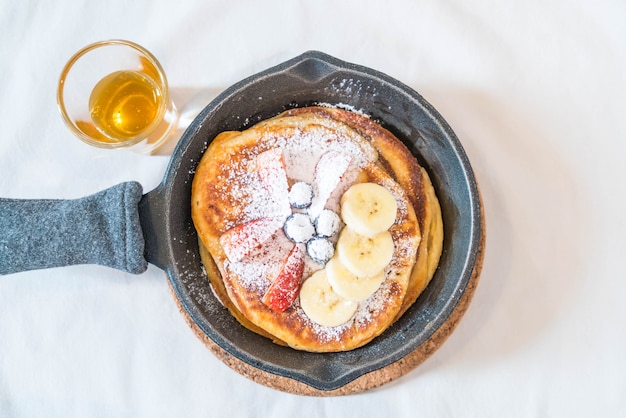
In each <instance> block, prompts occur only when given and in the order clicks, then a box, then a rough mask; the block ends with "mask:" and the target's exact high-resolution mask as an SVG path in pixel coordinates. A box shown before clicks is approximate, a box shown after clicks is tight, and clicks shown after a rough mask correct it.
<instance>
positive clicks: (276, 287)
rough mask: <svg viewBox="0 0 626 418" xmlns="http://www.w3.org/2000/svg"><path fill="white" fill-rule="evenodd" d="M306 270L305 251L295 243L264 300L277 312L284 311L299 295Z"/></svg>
mask: <svg viewBox="0 0 626 418" xmlns="http://www.w3.org/2000/svg"><path fill="white" fill-rule="evenodd" d="M303 272H304V251H302V249H301V248H300V247H299V246H298V245H294V247H293V249H292V250H291V252H290V253H289V255H288V256H287V259H286V260H285V262H284V263H283V265H282V267H281V269H280V272H279V273H278V276H276V278H275V279H274V281H273V282H272V284H271V285H270V287H269V289H267V292H265V295H263V299H262V302H263V303H264V304H265V305H267V306H268V307H269V308H270V309H272V310H273V311H275V312H284V311H285V310H286V309H287V308H288V307H290V306H291V305H292V304H293V302H294V301H295V300H296V297H297V296H298V291H299V290H300V283H301V282H302V273H303Z"/></svg>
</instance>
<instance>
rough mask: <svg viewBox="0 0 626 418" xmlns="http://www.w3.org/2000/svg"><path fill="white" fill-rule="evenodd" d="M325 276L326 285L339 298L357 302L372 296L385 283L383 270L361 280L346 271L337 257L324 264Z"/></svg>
mask: <svg viewBox="0 0 626 418" xmlns="http://www.w3.org/2000/svg"><path fill="white" fill-rule="evenodd" d="M326 276H327V277H328V283H330V285H331V287H332V288H333V290H334V291H335V292H337V294H338V295H339V296H342V297H344V298H346V299H348V300H354V301H357V302H359V301H362V300H365V299H367V298H369V297H370V296H372V294H374V292H376V291H377V290H378V288H379V287H380V285H381V284H382V283H383V282H384V281H385V272H384V270H381V271H379V272H378V273H377V274H375V275H373V276H370V277H365V278H361V277H358V276H356V275H355V274H354V273H352V272H351V271H350V270H348V269H347V268H346V267H345V266H344V265H343V264H342V263H341V261H340V260H339V258H338V257H333V258H331V259H330V260H329V261H328V263H326Z"/></svg>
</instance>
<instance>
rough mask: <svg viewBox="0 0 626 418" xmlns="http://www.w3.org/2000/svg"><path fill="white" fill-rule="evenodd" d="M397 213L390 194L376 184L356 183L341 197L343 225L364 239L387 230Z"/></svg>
mask: <svg viewBox="0 0 626 418" xmlns="http://www.w3.org/2000/svg"><path fill="white" fill-rule="evenodd" d="M397 211H398V203H397V202H396V199H395V198H394V197H393V195H392V194H391V192H390V191H389V190H387V189H386V188H385V187H383V186H381V185H378V184H376V183H357V184H355V185H353V186H351V187H350V188H349V189H348V190H346V192H345V193H344V194H343V196H342V197H341V217H342V219H343V221H344V223H345V224H346V225H348V226H349V227H350V228H352V229H353V230H354V231H356V232H358V233H359V234H361V235H365V236H366V237H370V238H372V237H374V236H376V235H378V234H380V233H381V232H383V231H386V230H388V229H389V227H391V225H393V223H394V222H395V220H396V214H397Z"/></svg>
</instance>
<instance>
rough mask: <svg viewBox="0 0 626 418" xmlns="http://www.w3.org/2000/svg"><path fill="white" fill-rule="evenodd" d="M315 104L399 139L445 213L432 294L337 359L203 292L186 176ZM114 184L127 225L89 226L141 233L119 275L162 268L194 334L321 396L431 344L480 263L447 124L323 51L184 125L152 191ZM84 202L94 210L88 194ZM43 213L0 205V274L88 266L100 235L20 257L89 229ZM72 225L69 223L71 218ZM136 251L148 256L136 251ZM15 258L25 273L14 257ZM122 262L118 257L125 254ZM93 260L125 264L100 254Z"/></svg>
mask: <svg viewBox="0 0 626 418" xmlns="http://www.w3.org/2000/svg"><path fill="white" fill-rule="evenodd" d="M312 104H330V105H339V106H346V107H350V108H354V109H357V110H361V111H363V112H365V113H366V114H368V115H370V116H371V117H372V118H373V119H374V120H376V121H378V122H380V123H381V124H382V125H383V126H384V127H386V128H388V129H389V130H390V131H392V132H393V133H394V134H396V136H397V137H398V138H400V139H401V140H402V141H404V143H405V144H406V145H407V146H408V148H409V149H410V150H411V151H412V153H413V154H414V155H415V157H416V158H417V159H418V160H419V162H420V163H421V164H422V165H423V166H424V167H425V168H426V169H427V170H428V171H429V173H430V176H431V178H432V181H433V184H434V187H435V189H436V192H437V194H438V197H439V200H440V203H441V207H442V213H443V222H444V233H445V238H444V247H443V254H442V257H441V261H440V264H439V267H438V270H437V272H436V273H435V276H434V277H433V280H432V281H431V283H430V284H429V286H428V287H427V288H426V290H425V291H424V292H423V294H422V295H421V296H420V297H419V298H418V300H417V301H416V302H415V304H414V305H413V306H412V307H411V308H410V309H409V310H408V311H407V312H406V313H405V314H404V316H403V317H402V318H400V319H399V320H398V321H397V322H396V323H395V324H393V325H392V326H391V327H390V328H389V329H388V330H386V331H385V332H384V333H383V334H382V335H380V336H379V337H377V338H376V339H374V340H373V341H372V342H370V343H369V344H367V345H366V346H364V347H361V348H358V349H355V350H352V351H349V352H345V353H307V352H302V351H296V350H293V349H291V348H288V347H283V346H279V345H276V344H274V343H272V342H271V341H270V340H268V339H266V338H263V337H261V336H259V335H257V334H255V333H252V332H251V331H248V330H247V329H246V328H244V327H242V326H241V325H240V324H239V323H238V322H237V321H236V320H235V319H234V318H233V317H232V316H231V315H230V314H229V313H228V311H227V310H226V309H225V308H224V307H222V305H221V304H220V303H219V302H218V300H217V299H216V298H215V296H214V295H213V293H212V291H211V289H210V286H209V281H208V279H207V277H206V273H205V271H204V269H203V267H202V263H201V261H200V255H199V251H198V242H197V235H196V231H195V229H194V226H193V222H192V220H191V183H192V180H193V176H194V172H195V169H196V166H197V164H198V162H199V161H200V159H201V157H202V155H203V153H204V151H205V150H206V148H207V146H208V145H209V143H210V142H211V140H212V139H213V138H214V137H215V136H216V135H217V134H219V133H220V132H222V131H226V130H241V129H245V128H247V127H248V126H251V125H252V124H254V123H256V122H257V121H260V120H262V119H266V118H268V117H271V116H274V115H276V114H278V113H280V112H282V111H284V110H286V109H288V108H293V107H298V106H307V105H312ZM122 186H130V187H128V188H129V189H134V190H135V191H136V193H135V194H134V196H135V197H134V198H133V199H134V200H132V202H131V203H129V201H128V200H124V201H123V203H124V207H129V208H130V209H129V212H130V213H131V214H133V215H134V217H133V219H134V220H131V221H130V222H128V221H123V218H120V217H119V216H118V217H110V216H109V217H108V218H107V216H108V215H107V214H108V213H109V212H108V211H109V209H110V208H108V209H106V210H104V211H103V213H99V212H98V211H97V210H96V211H95V212H96V214H95V215H94V216H92V217H90V218H89V217H88V219H95V220H96V222H98V223H99V225H113V226H116V222H119V223H121V224H122V227H121V228H118V229H115V228H113V233H112V236H113V238H114V239H117V238H118V237H121V238H123V237H124V236H125V235H126V234H125V233H124V232H120V231H126V230H125V229H124V228H126V227H127V225H126V224H127V223H130V224H133V225H134V226H135V227H134V228H133V231H135V233H134V234H132V236H134V237H137V239H136V240H133V241H132V242H131V243H130V244H124V245H119V247H120V248H121V249H119V250H118V246H116V245H109V246H108V248H111V249H112V250H113V252H115V251H121V252H122V253H123V254H122V256H124V255H128V254H130V253H132V254H133V255H134V257H131V258H132V259H133V260H134V261H137V262H136V263H135V264H134V266H135V268H137V270H132V269H131V270H126V271H131V272H134V273H139V272H142V271H144V270H145V267H146V260H147V261H148V262H150V263H152V264H155V265H156V266H158V267H160V268H161V269H163V270H164V271H165V273H166V274H167V277H168V280H169V282H170V284H171V287H172V289H173V291H174V293H175V296H176V298H177V299H178V302H179V305H180V306H181V307H182V309H183V310H184V313H185V314H186V316H187V317H189V318H190V320H191V321H193V324H192V325H193V328H194V329H196V328H197V329H199V330H200V332H201V333H204V334H205V335H206V336H207V337H208V338H209V339H210V340H211V341H212V342H214V343H215V345H217V346H218V347H219V348H221V349H222V350H223V351H225V352H226V353H228V354H230V355H232V356H234V357H235V358H236V359H238V360H239V361H241V362H243V363H246V364H248V365H250V366H252V367H254V368H256V369H258V370H260V371H262V372H264V373H268V374H270V375H271V374H274V375H278V376H281V377H283V378H289V379H293V380H295V381H298V382H302V383H304V384H306V385H308V386H310V387H312V388H315V389H318V390H321V391H332V390H334V389H339V388H341V387H343V386H345V385H347V384H348V383H350V382H352V381H353V380H355V379H357V378H358V377H360V376H362V375H364V374H366V373H369V372H372V371H375V370H379V369H382V368H384V367H386V366H388V365H391V364H392V363H395V362H396V361H398V360H400V359H401V358H403V357H404V356H406V355H408V354H409V353H412V352H414V351H415V350H417V349H418V348H419V347H420V346H421V345H422V344H424V343H425V342H427V341H428V340H429V338H430V337H431V336H432V335H433V334H434V333H435V332H436V331H437V330H438V329H439V328H440V327H442V324H444V323H445V322H446V320H447V319H448V317H449V316H450V314H451V313H452V312H453V311H454V310H455V307H456V306H457V304H458V303H459V301H460V300H461V298H462V296H463V295H464V293H465V292H466V290H467V286H468V282H469V281H470V279H471V276H472V272H473V270H474V266H475V264H476V262H477V258H478V256H479V246H480V242H481V238H482V237H481V234H482V231H481V226H482V219H481V208H480V199H479V196H478V190H477V185H476V181H475V179H474V175H473V173H472V169H471V167H470V164H469V161H468V160H467V157H466V155H465V153H464V151H463V149H462V147H461V144H460V143H459V141H458V139H457V138H456V136H455V135H454V133H453V132H452V130H451V129H450V127H449V126H448V125H447V123H446V122H445V121H444V120H443V118H442V117H441V116H440V115H439V114H438V113H437V112H436V111H435V109H433V107H432V106H430V105H429V104H428V103H427V102H426V101H425V100H424V99H423V98H422V97H421V96H420V95H419V94H417V93H416V92H415V91H413V90H412V89H411V88H409V87H407V86H405V85H404V84H402V83H400V82H398V81H396V80H394V79H392V78H390V77H388V76H386V75H385V74H382V73H379V72H376V71H373V70H371V69H368V68H365V67H361V66H357V65H353V64H349V63H346V62H343V61H340V60H337V59H335V58H333V57H330V56H328V55H325V54H322V53H320V52H307V53H305V54H303V55H301V56H299V57H296V58H294V59H291V60H289V61H286V62H284V63H282V64H280V65H278V66H276V67H273V68H270V69H268V70H266V71H263V72H261V73H259V74H256V75H254V76H252V77H250V78H247V79H245V80H243V81H241V82H239V83H237V84H235V85H234V86H232V87H230V88H229V89H227V90H226V91H224V92H223V93H222V94H220V95H219V96H218V97H217V98H216V99H215V100H213V101H212V102H211V103H210V104H209V105H208V106H207V107H206V108H204V110H202V112H201V113H200V114H199V115H198V117H197V118H196V119H195V120H194V121H193V122H192V123H191V125H190V126H189V127H188V128H187V130H186V131H185V133H184V134H183V136H182V138H181V140H180V142H179V143H178V145H177V147H176V149H175V150H174V153H173V155H172V158H171V160H170V163H169V166H168V168H167V170H166V174H165V176H164V178H163V181H162V182H161V184H160V185H159V186H158V187H157V188H156V189H154V190H152V191H150V192H149V193H147V194H145V195H143V196H142V195H141V191H140V189H141V186H140V185H138V184H136V183H131V182H129V183H127V184H124V185H122ZM87 201H88V202H90V204H91V203H93V198H90V199H88V200H87ZM137 201H139V204H138V211H137V204H136V202H137ZM50 205H51V202H49V201H39V202H35V203H32V202H24V201H14V200H11V199H0V220H1V221H2V225H4V227H3V229H4V230H3V231H0V233H1V234H0V235H1V236H0V256H1V257H4V258H3V259H0V266H4V267H3V268H6V269H7V270H6V271H5V270H2V271H0V273H2V274H6V272H8V273H9V274H10V273H12V272H16V271H21V270H20V269H21V268H24V269H26V268H28V269H32V268H47V267H54V266H60V265H67V264H69V263H70V262H72V263H76V262H81V261H80V260H83V261H82V262H92V261H93V260H94V258H93V248H94V246H93V243H92V238H93V239H94V240H97V239H99V237H100V235H99V234H98V232H97V231H98V230H97V228H96V232H95V236H89V238H86V239H85V238H83V242H82V243H81V245H79V246H78V250H77V251H78V253H76V252H74V253H72V257H67V255H66V256H65V257H64V256H63V255H62V254H57V253H54V252H50V251H43V252H37V254H38V257H37V258H35V257H31V256H30V254H29V253H28V251H29V250H31V251H32V249H33V248H35V249H39V248H46V249H49V247H50V243H49V242H48V241H46V240H47V239H48V235H46V234H47V231H51V233H52V234H56V235H59V236H63V237H65V239H66V240H69V241H70V244H73V243H74V242H75V241H76V240H75V239H74V238H73V237H74V234H76V233H77V230H78V229H80V230H81V231H83V232H84V231H90V230H91V229H92V228H90V225H89V224H88V225H86V226H85V225H81V224H80V223H81V222H80V220H81V219H83V215H86V214H89V215H92V212H94V211H93V210H92V206H88V207H85V206H84V205H83V206H81V208H82V209H81V210H82V212H81V211H78V214H77V213H76V212H77V211H76V210H75V209H76V207H75V206H73V204H72V203H70V204H68V205H65V206H64V202H62V203H61V204H60V205H61V206H63V207H64V208H65V209H64V211H61V212H60V214H59V213H56V218H55V219H56V220H57V221H58V222H59V225H60V226H61V227H63V228H64V229H63V231H65V235H63V234H61V233H59V232H58V231H59V229H58V228H56V227H49V228H48V229H45V228H43V227H44V226H46V225H48V226H49V225H50V222H51V218H50V216H51V215H50V211H48V212H46V213H45V214H43V215H42V214H40V213H39V211H40V209H41V208H44V209H45V210H47V208H49V207H50ZM54 205H56V203H54ZM118 205H119V204H118V203H114V204H109V206H114V207H117V206H118ZM96 206H97V205H96ZM55 207H56V206H55ZM105 207H106V205H105ZM69 215H73V217H71V216H69ZM137 215H138V216H137ZM31 216H38V218H36V219H37V221H35V222H36V225H37V228H34V229H26V230H24V228H27V226H22V225H23V224H25V225H28V222H29V221H32V219H31ZM137 217H138V218H139V221H137V220H136V218H137ZM68 219H72V221H69V222H68V221H67V220H68ZM87 223H89V222H87ZM68 224H69V225H68ZM139 224H140V225H139ZM31 225H32V224H31ZM55 225H57V224H55ZM139 229H141V230H139ZM42 230H43V231H44V232H43V233H41V235H42V236H41V237H38V239H39V240H40V241H38V242H39V243H40V245H39V244H38V245H33V242H34V237H33V236H32V234H33V232H34V231H35V232H38V231H42ZM92 235H93V233H92ZM142 235H143V239H142V237H141V236H142ZM133 243H134V244H133ZM144 243H145V253H144V254H143V255H142V250H141V247H142V246H143V245H144ZM14 244H15V245H14ZM20 244H24V247H23V248H22V247H20ZM90 245H91V247H90ZM128 245H130V252H129V250H128V249H129V247H128ZM135 246H136V247H137V248H134V247H135ZM14 247H18V248H14ZM103 247H105V246H103ZM85 248H86V249H85ZM90 248H91V250H90ZM96 248H100V247H98V246H96ZM74 250H76V249H75V248H74V249H73V251H74ZM81 251H85V252H88V255H89V256H90V257H91V258H90V257H86V258H85V257H80V255H81V254H80V252H81ZM97 254H98V253H96V255H97ZM144 256H145V259H144ZM11 257H13V258H12V259H11ZM18 259H19V260H21V261H22V262H23V263H24V265H22V264H20V263H19V262H18V261H16V260H18ZM121 259H122V260H125V258H124V257H121ZM11 260H13V261H11ZM68 260H69V261H68ZM77 260H78V261H77ZM85 260H86V261H85ZM3 261H5V262H4V263H3ZM35 261H36V262H35ZM66 261H67V263H66ZM95 261H96V262H98V263H102V264H105V265H109V266H111V267H117V268H121V267H120V266H119V265H117V264H111V263H109V262H107V261H106V260H101V259H98V257H96V260H95ZM469 294H470V293H468V295H469ZM200 336H202V334H200Z"/></svg>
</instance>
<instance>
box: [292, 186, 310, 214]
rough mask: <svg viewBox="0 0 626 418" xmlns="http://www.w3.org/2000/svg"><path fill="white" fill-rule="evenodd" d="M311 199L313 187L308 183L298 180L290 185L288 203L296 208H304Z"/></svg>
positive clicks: (308, 204)
mask: <svg viewBox="0 0 626 418" xmlns="http://www.w3.org/2000/svg"><path fill="white" fill-rule="evenodd" d="M312 201H313V187H312V186H311V185H310V184H309V183H305V182H303V181H300V182H298V183H295V184H294V185H293V186H291V190H290V191H289V204H291V206H292V207H294V208H296V209H305V208H308V207H309V206H311V202H312Z"/></svg>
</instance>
